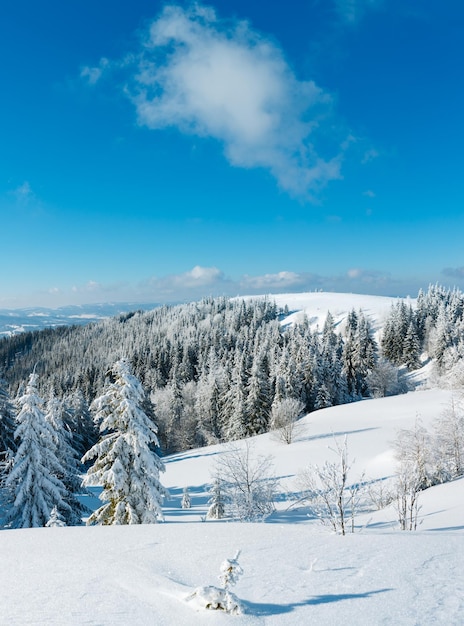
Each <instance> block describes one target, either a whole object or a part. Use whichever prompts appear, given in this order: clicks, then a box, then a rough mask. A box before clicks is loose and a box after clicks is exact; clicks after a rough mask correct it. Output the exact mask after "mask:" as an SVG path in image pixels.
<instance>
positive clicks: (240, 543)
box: [0, 294, 464, 626]
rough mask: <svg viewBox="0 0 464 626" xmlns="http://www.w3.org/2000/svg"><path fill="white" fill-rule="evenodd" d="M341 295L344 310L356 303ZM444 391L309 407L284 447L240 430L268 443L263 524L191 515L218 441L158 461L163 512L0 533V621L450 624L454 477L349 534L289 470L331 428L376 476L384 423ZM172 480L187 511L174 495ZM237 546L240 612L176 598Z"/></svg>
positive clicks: (310, 454)
mask: <svg viewBox="0 0 464 626" xmlns="http://www.w3.org/2000/svg"><path fill="white" fill-rule="evenodd" d="M310 295H311V296H313V295H315V294H310ZM316 295H318V294H316ZM322 295H324V294H321V298H322ZM326 295H327V294H326ZM330 295H331V296H332V295H333V294H330ZM299 297H300V296H295V299H294V300H293V301H292V302H293V305H292V304H291V302H289V301H288V297H287V302H288V305H289V308H290V309H291V310H296V309H297V306H296V304H297V298H299ZM282 298H284V296H282ZM359 298H367V297H364V296H359ZM385 300H387V299H385ZM351 303H352V304H351V306H348V307H347V308H346V309H344V310H345V311H346V310H350V309H351V308H353V306H354V308H356V309H358V308H359V306H361V308H363V309H364V306H362V305H358V303H357V302H355V303H354V304H353V299H352V300H351ZM385 304H386V309H385V310H388V308H389V306H390V304H387V303H385ZM322 308H325V304H324V307H321V309H322ZM328 308H329V309H330V310H331V311H332V313H333V314H334V315H336V314H338V313H336V311H335V310H334V307H333V306H329V307H328ZM325 314H326V311H325ZM342 314H343V311H342V307H340V315H342ZM380 314H381V312H380V309H377V310H376V311H375V313H374V312H373V313H372V315H373V317H375V318H376V319H379V316H380ZM293 315H295V314H293ZM451 396H452V392H451V391H447V390H438V389H427V390H418V391H415V392H410V393H408V394H406V395H403V396H396V397H390V398H382V399H377V400H365V401H362V402H357V403H353V404H349V405H344V406H339V407H332V408H329V409H323V410H320V411H316V412H314V413H311V414H309V415H307V416H306V417H304V418H302V419H301V420H300V422H299V426H300V428H299V430H298V433H297V435H296V438H295V441H294V442H293V443H291V444H290V445H287V444H285V443H282V442H281V441H279V440H278V438H277V437H276V436H275V434H273V433H268V434H266V435H260V436H258V437H255V438H253V440H252V450H253V453H254V454H257V455H272V457H273V466H274V469H275V474H276V476H277V477H278V479H279V488H278V498H277V503H276V512H275V513H274V514H272V515H271V516H270V517H269V518H268V519H267V520H266V521H265V522H261V523H239V522H231V521H227V520H218V521H216V520H214V521H213V520H208V521H204V520H205V516H206V511H207V500H208V487H209V485H210V484H211V482H212V480H213V475H214V468H215V463H216V461H217V459H218V458H219V457H220V455H221V454H224V453H225V451H226V449H227V448H226V447H225V446H220V445H218V446H211V447H209V448H203V449H198V450H189V451H188V452H184V453H181V454H177V455H173V456H171V457H167V458H166V459H164V460H165V462H166V473H165V474H164V475H162V476H161V479H162V482H163V484H164V485H165V486H166V487H167V488H168V489H169V490H170V494H171V495H170V500H169V501H167V502H166V503H165V506H164V513H165V522H164V523H160V524H154V525H140V526H112V527H80V528H40V529H31V530H6V531H3V532H1V533H0V554H1V555H2V567H1V569H0V606H1V607H2V611H1V618H0V623H1V624H8V625H9V626H12V625H17V626H19V625H21V626H23V625H26V624H33V625H42V624H43V625H45V624H46V625H47V626H48V625H60V626H66V625H71V624H72V625H81V624H88V625H92V626H97V625H99V626H106V625H108V626H110V625H111V626H113V625H115V626H118V625H123V624H124V625H127V624H131V625H136V626H137V625H145V624H147V625H148V624H150V625H156V626H163V625H175V626H183V625H186V626H190V625H197V624H198V625H203V624H237V625H238V624H265V625H279V626H280V625H282V626H284V625H292V626H294V625H306V624H318V625H333V624H339V623H346V624H354V625H364V624H365V625H369V626H372V625H377V624H379V625H380V624H382V625H383V624H391V625H403V624H404V625H411V626H413V625H414V626H416V625H420V626H422V625H429V624H446V625H458V624H459V625H460V624H463V623H464V577H463V575H462V563H463V559H464V479H460V480H455V481H453V482H451V483H447V484H445V485H440V486H436V487H433V488H431V489H428V490H426V491H424V492H422V493H421V494H420V498H419V504H420V506H421V509H420V512H419V521H420V525H419V530H417V531H415V532H404V531H403V532H402V531H400V530H399V529H398V523H397V520H396V512H395V510H394V508H393V507H388V508H386V509H383V510H381V511H375V512H366V513H365V514H363V515H362V516H360V517H359V518H358V519H357V520H356V532H355V533H354V534H348V535H346V536H344V537H342V536H340V535H337V534H334V533H332V532H330V531H329V530H328V528H326V527H324V526H322V525H321V524H320V523H319V522H318V521H317V520H314V519H312V518H310V517H308V514H307V513H308V512H307V510H306V509H304V508H297V507H295V506H293V503H294V500H293V499H292V495H295V494H296V495H298V491H299V487H298V484H297V479H296V477H297V475H298V473H299V471H300V470H301V469H302V468H304V467H306V466H307V464H308V463H319V464H320V463H323V462H324V461H325V460H335V455H334V453H333V452H332V451H331V448H332V447H333V437H334V436H335V437H337V438H338V439H339V440H342V438H343V437H344V436H345V435H346V436H347V441H348V451H349V457H350V460H351V461H352V462H353V466H352V470H351V481H356V480H357V479H358V478H359V476H360V475H361V473H362V472H365V476H366V479H369V480H381V479H388V477H390V476H391V475H392V473H393V471H394V466H395V460H394V454H393V447H392V441H393V440H394V438H395V436H396V433H397V431H398V429H400V428H411V427H412V426H413V425H414V422H415V420H416V419H418V418H419V419H421V420H422V422H423V424H424V425H425V426H426V427H429V426H431V424H432V423H433V420H434V419H435V418H437V417H438V416H440V414H441V413H442V412H443V410H444V409H445V408H446V406H447V405H448V403H449V401H450V399H451ZM236 445H238V446H242V445H245V443H244V442H237V443H236ZM185 487H188V490H189V494H190V497H191V503H192V506H191V508H190V509H182V507H181V502H182V494H183V491H184V488H185ZM237 550H241V553H240V558H239V562H240V565H241V567H242V568H243V570H244V574H243V576H242V577H241V578H240V580H239V581H238V584H237V585H236V586H235V587H234V588H233V592H234V594H235V595H236V596H237V597H238V598H239V599H240V602H241V604H242V607H243V611H244V612H243V614H242V615H237V616H232V615H225V614H224V613H220V612H215V611H206V610H202V609H199V608H198V606H197V605H196V604H195V603H194V602H191V601H190V602H189V601H188V600H187V598H188V597H189V596H191V594H192V592H193V591H194V590H195V589H196V588H198V587H202V586H208V585H214V586H218V585H219V581H218V576H219V574H220V566H221V563H222V562H223V561H224V559H225V558H232V557H233V556H234V555H235V554H236V552H237Z"/></svg>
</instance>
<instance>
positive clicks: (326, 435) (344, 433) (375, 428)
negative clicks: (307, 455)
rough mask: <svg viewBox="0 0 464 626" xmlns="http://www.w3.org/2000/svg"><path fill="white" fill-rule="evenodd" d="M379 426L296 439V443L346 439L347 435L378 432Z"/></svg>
mask: <svg viewBox="0 0 464 626" xmlns="http://www.w3.org/2000/svg"><path fill="white" fill-rule="evenodd" d="M378 429H379V427H378V426H371V427H369V428H358V429H357V430H343V431H340V432H338V433H323V434H322V435H310V436H309V437H298V436H297V437H295V443H296V442H298V443H299V442H300V441H317V440H318V439H333V438H334V437H345V435H356V434H358V433H367V432H368V431H369V430H378Z"/></svg>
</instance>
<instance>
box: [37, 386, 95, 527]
mask: <svg viewBox="0 0 464 626" xmlns="http://www.w3.org/2000/svg"><path fill="white" fill-rule="evenodd" d="M63 413H64V406H63V402H62V401H61V400H59V399H58V398H56V397H55V395H54V394H53V393H51V394H50V396H49V399H48V402H47V405H46V411H45V419H46V421H47V423H48V424H49V426H50V429H51V433H52V439H53V444H54V446H55V455H56V457H57V459H58V461H59V463H60V466H61V467H62V469H63V471H62V473H61V474H58V478H59V479H60V480H61V481H62V482H63V484H64V486H65V487H66V495H65V497H64V500H65V502H66V503H67V504H68V505H69V509H68V508H67V509H66V510H65V511H63V516H64V519H65V522H66V525H67V526H79V525H80V524H82V516H83V515H84V513H85V512H86V509H85V507H84V506H83V505H82V504H81V502H80V501H79V499H78V497H77V496H78V494H81V493H82V478H81V471H82V465H81V463H80V461H79V459H78V455H77V452H76V450H75V449H74V448H73V446H72V441H73V437H72V433H71V431H70V430H69V428H67V427H66V425H65V423H64V420H63Z"/></svg>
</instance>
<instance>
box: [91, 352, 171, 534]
mask: <svg viewBox="0 0 464 626" xmlns="http://www.w3.org/2000/svg"><path fill="white" fill-rule="evenodd" d="M111 373H112V376H113V377H114V382H113V383H111V384H110V385H109V387H108V388H107V390H106V392H105V393H104V394H103V395H101V396H99V397H98V398H97V399H96V400H95V401H94V403H93V409H94V410H95V419H96V421H97V422H98V423H99V424H100V433H101V438H100V440H99V441H98V442H97V443H96V444H95V445H94V446H93V447H92V448H91V449H90V450H89V451H88V452H87V453H86V454H85V455H84V457H83V459H82V461H83V462H84V463H87V462H89V461H91V460H92V459H95V462H94V464H93V465H92V467H90V468H89V470H88V471H87V474H86V476H85V478H84V484H85V485H89V486H90V485H101V486H102V487H103V491H102V493H101V495H100V499H101V500H102V502H104V504H103V505H102V506H101V507H100V508H99V509H97V510H96V511H95V512H94V513H93V514H92V515H91V516H90V518H89V520H88V523H89V524H104V525H109V524H146V523H155V522H157V521H159V520H161V519H162V518H163V514H162V510H161V505H162V502H163V499H164V498H165V497H166V496H167V495H168V493H167V490H166V489H165V488H164V487H163V486H162V485H161V483H160V476H159V475H160V472H163V471H164V464H163V462H162V461H161V459H160V458H159V457H158V455H157V454H156V453H155V451H154V447H155V446H158V445H159V444H158V438H157V436H156V432H157V427H156V425H155V424H154V423H153V422H152V421H150V420H149V418H148V416H147V415H146V413H145V412H144V411H143V410H142V408H141V407H142V406H143V403H144V391H143V388H142V385H141V383H140V381H139V380H138V379H137V378H136V377H135V376H134V375H133V374H132V372H131V367H130V365H129V363H128V361H127V360H126V359H121V360H119V361H117V362H116V363H115V365H114V366H113V368H112V370H111Z"/></svg>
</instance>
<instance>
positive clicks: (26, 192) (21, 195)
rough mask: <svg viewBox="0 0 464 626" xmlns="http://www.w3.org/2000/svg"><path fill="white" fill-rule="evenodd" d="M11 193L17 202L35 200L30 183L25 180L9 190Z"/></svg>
mask: <svg viewBox="0 0 464 626" xmlns="http://www.w3.org/2000/svg"><path fill="white" fill-rule="evenodd" d="M11 195H12V196H13V197H14V198H15V199H16V201H17V202H18V203H19V204H22V205H24V204H28V203H30V202H32V201H33V200H35V194H34V192H33V191H32V188H31V185H30V184H29V183H28V182H27V181H25V182H24V183H22V184H21V185H19V186H18V187H16V188H15V189H13V190H12V191H11Z"/></svg>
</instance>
